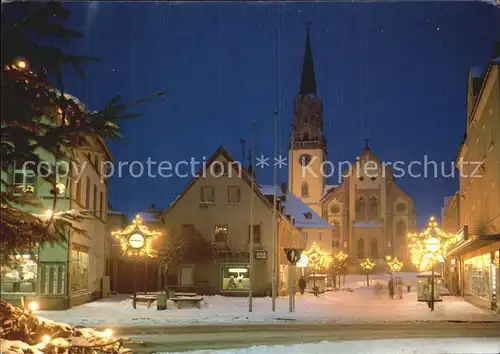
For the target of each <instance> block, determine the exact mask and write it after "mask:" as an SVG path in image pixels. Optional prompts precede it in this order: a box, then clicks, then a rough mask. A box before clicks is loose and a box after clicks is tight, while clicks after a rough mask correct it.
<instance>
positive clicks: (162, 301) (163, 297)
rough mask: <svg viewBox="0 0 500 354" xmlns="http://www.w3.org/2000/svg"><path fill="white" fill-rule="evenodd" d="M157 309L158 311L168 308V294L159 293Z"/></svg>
mask: <svg viewBox="0 0 500 354" xmlns="http://www.w3.org/2000/svg"><path fill="white" fill-rule="evenodd" d="M156 309H157V310H158V311H162V310H166V309H167V294H158V296H157V297H156Z"/></svg>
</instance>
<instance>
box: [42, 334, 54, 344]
mask: <svg viewBox="0 0 500 354" xmlns="http://www.w3.org/2000/svg"><path fill="white" fill-rule="evenodd" d="M51 339H52V338H51V337H50V336H49V335H47V334H46V335H44V336H43V337H42V343H43V344H49V343H50V341H51Z"/></svg>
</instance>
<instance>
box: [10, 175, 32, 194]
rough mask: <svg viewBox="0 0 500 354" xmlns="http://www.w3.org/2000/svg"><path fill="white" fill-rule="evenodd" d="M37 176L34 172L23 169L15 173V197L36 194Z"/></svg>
mask: <svg viewBox="0 0 500 354" xmlns="http://www.w3.org/2000/svg"><path fill="white" fill-rule="evenodd" d="M35 181H36V175H35V172H34V171H33V170H28V169H23V170H15V171H14V181H13V187H14V191H13V193H14V195H22V194H35Z"/></svg>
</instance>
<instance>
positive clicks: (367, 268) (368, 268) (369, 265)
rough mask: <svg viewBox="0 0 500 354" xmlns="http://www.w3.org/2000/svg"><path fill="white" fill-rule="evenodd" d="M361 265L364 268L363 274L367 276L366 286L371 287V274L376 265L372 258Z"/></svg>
mask: <svg viewBox="0 0 500 354" xmlns="http://www.w3.org/2000/svg"><path fill="white" fill-rule="evenodd" d="M359 265H360V266H361V268H363V272H364V273H365V274H366V286H370V278H369V274H370V272H371V271H372V270H373V268H374V267H375V263H373V262H372V261H371V259H370V258H366V259H365V260H364V261H363V262H361V263H360V264H359Z"/></svg>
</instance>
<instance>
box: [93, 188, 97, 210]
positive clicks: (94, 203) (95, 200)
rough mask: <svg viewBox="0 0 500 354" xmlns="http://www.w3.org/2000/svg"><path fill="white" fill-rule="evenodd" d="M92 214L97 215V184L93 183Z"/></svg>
mask: <svg viewBox="0 0 500 354" xmlns="http://www.w3.org/2000/svg"><path fill="white" fill-rule="evenodd" d="M92 206H93V209H94V211H93V214H94V216H97V186H96V185H95V184H94V199H92Z"/></svg>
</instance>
